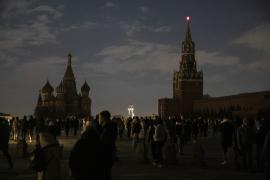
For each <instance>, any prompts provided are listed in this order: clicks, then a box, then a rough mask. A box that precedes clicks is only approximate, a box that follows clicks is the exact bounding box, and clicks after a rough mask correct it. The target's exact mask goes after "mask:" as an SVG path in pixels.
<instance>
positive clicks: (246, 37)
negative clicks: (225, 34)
mask: <svg viewBox="0 0 270 180" xmlns="http://www.w3.org/2000/svg"><path fill="white" fill-rule="evenodd" d="M233 43H234V44H240V45H244V46H247V47H250V48H254V49H258V50H263V51H265V52H269V49H270V23H265V24H262V25H260V26H257V27H255V28H253V29H251V30H249V31H247V32H246V33H244V34H243V35H241V36H240V37H239V38H236V39H235V40H234V41H233Z"/></svg>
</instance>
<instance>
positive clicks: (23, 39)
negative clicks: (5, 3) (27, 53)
mask: <svg viewBox="0 0 270 180" xmlns="http://www.w3.org/2000/svg"><path fill="white" fill-rule="evenodd" d="M47 23H48V19H47V18H46V16H38V17H37V20H36V22H34V23H32V24H21V25H13V26H11V25H6V26H3V27H2V28H1V29H0V49H11V48H21V47H26V46H33V45H35V46H36V45H38V46H39V45H43V44H55V43H57V40H56V34H55V33H54V32H52V31H51V29H50V27H49V26H48V25H47Z"/></svg>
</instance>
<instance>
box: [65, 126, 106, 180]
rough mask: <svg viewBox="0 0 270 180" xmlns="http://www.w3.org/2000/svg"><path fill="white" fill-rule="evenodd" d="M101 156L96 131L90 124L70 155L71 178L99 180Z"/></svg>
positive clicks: (75, 179) (76, 179)
mask: <svg viewBox="0 0 270 180" xmlns="http://www.w3.org/2000/svg"><path fill="white" fill-rule="evenodd" d="M101 156H102V154H101V153H100V143H99V134H98V131H97V129H95V128H94V126H93V125H92V124H91V125H90V124H88V125H87V127H86V130H85V132H84V133H83V134H82V136H81V138H80V139H79V140H78V141H77V142H76V144H75V145H74V147H73V149H72V151H71V153H70V157H69V167H70V170H71V176H72V178H73V179H74V180H88V179H94V180H100V176H101V174H102V173H101V162H100V159H101Z"/></svg>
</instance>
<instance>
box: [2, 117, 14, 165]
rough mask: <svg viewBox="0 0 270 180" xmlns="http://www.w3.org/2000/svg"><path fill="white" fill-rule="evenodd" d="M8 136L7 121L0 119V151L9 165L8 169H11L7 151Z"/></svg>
mask: <svg viewBox="0 0 270 180" xmlns="http://www.w3.org/2000/svg"><path fill="white" fill-rule="evenodd" d="M9 135H10V127H9V124H8V122H7V120H6V119H4V118H2V117H0V151H2V152H3V154H4V156H5V157H6V159H7V161H8V164H9V168H8V169H12V168H13V163H12V160H11V156H10V154H9V150H8V142H9Z"/></svg>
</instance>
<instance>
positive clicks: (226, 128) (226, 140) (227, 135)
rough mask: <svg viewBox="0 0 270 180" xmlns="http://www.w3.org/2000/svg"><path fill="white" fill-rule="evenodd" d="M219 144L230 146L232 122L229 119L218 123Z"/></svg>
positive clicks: (232, 130)
mask: <svg viewBox="0 0 270 180" xmlns="http://www.w3.org/2000/svg"><path fill="white" fill-rule="evenodd" d="M219 128H220V132H221V144H222V146H223V147H231V146H232V140H233V132H234V129H233V124H232V123H231V122H230V121H224V122H221V124H220V127H219Z"/></svg>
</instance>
